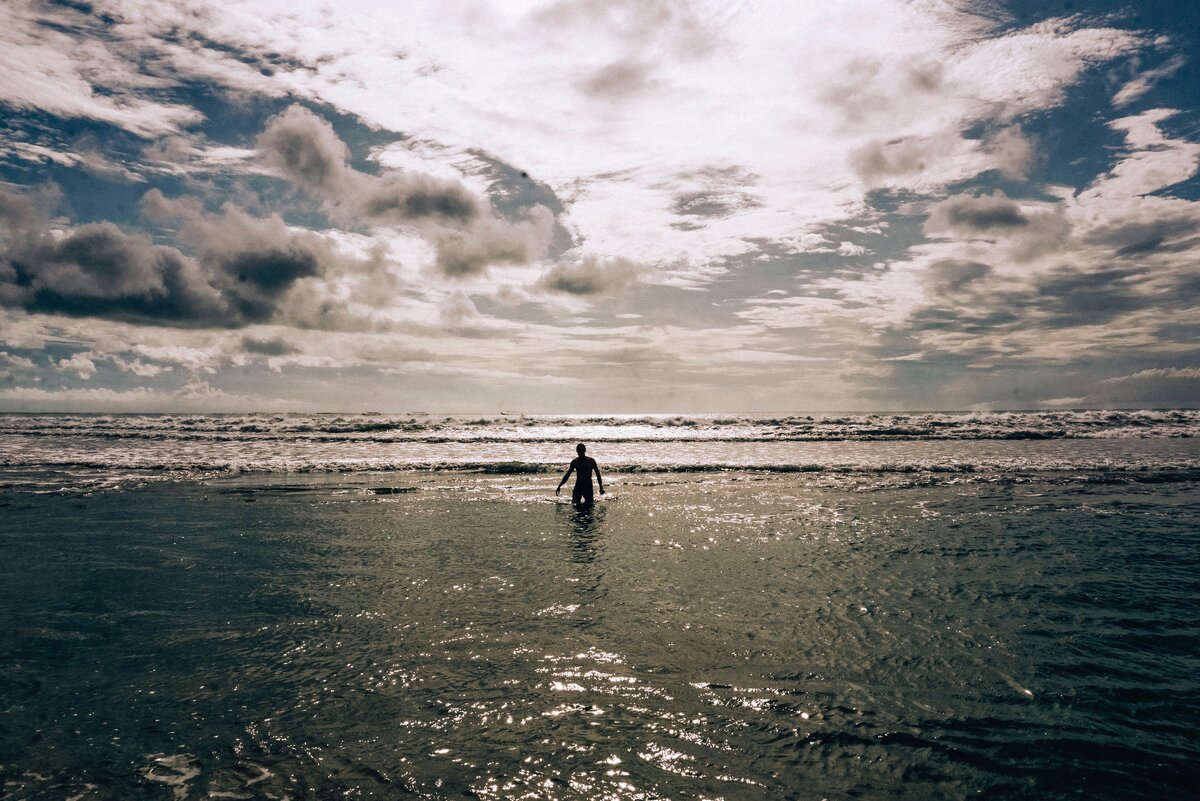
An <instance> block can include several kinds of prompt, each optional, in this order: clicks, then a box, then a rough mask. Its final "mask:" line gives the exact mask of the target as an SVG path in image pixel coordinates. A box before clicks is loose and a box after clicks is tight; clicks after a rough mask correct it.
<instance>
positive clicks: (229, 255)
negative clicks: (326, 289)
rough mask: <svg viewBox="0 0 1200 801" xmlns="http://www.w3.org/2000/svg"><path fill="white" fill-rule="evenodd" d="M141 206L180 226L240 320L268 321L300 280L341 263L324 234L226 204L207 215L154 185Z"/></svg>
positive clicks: (153, 215) (181, 237) (180, 236)
mask: <svg viewBox="0 0 1200 801" xmlns="http://www.w3.org/2000/svg"><path fill="white" fill-rule="evenodd" d="M142 208H143V211H144V213H145V214H146V216H147V217H149V218H151V219H154V220H158V221H170V222H174V223H177V224H179V231H178V234H177V237H178V239H179V241H180V242H181V243H183V244H184V245H187V246H189V247H190V248H191V249H192V250H193V251H194V252H195V254H196V258H197V259H198V260H199V262H200V264H201V265H202V266H203V267H204V268H205V272H206V274H207V276H208V277H209V280H210V281H211V282H212V284H213V285H214V286H215V287H216V288H217V289H219V290H220V291H221V293H222V295H223V296H224V297H225V299H226V300H227V302H228V303H229V304H230V306H231V307H232V308H233V309H234V310H235V311H236V314H237V317H238V319H239V320H240V321H244V322H266V321H267V320H270V319H271V318H272V317H274V316H275V314H276V312H277V311H278V310H279V307H280V306H281V305H282V302H283V297H284V295H286V294H287V292H288V291H289V290H290V289H291V288H292V287H293V285H295V284H296V283H297V282H298V281H299V280H300V279H304V278H313V277H318V276H322V275H324V274H326V273H327V272H332V271H334V270H336V269H338V268H339V267H340V266H341V261H342V260H341V259H340V257H339V256H338V254H337V252H336V251H335V250H334V248H333V247H332V246H331V245H330V243H329V242H328V241H327V240H326V239H325V238H324V237H321V236H319V235H317V234H314V233H312V232H309V231H295V230H292V229H290V228H288V226H287V225H286V224H285V223H284V222H283V220H282V219H280V218H279V217H278V216H274V215H273V216H270V217H263V218H260V217H251V216H250V215H248V214H246V213H245V212H244V211H242V210H241V209H238V208H237V207H235V206H233V205H231V204H226V205H225V206H224V207H222V209H221V211H220V212H219V213H217V214H208V213H206V212H204V210H203V209H202V208H200V206H199V204H198V203H197V202H196V201H195V200H192V199H188V198H174V199H173V198H167V197H165V196H164V195H163V194H162V193H161V192H159V191H158V190H157V189H152V190H150V191H149V192H147V193H146V195H145V197H144V198H143V199H142Z"/></svg>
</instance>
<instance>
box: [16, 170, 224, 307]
mask: <svg viewBox="0 0 1200 801" xmlns="http://www.w3.org/2000/svg"><path fill="white" fill-rule="evenodd" d="M0 213H3V214H4V216H5V217H7V218H8V219H9V220H10V221H14V223H15V224H14V225H13V226H12V227H9V228H8V229H7V230H6V231H5V233H6V234H7V236H6V237H5V238H4V239H5V241H3V243H2V244H3V249H2V250H0V305H6V306H16V307H20V308H24V309H26V310H28V311H40V312H59V313H63V314H69V315H82V316H106V317H113V318H116V319H126V320H130V321H137V322H166V323H168V324H171V323H174V324H187V323H189V322H191V321H195V320H199V319H206V318H211V317H214V316H220V314H221V309H222V299H221V296H220V293H219V292H218V291H217V290H215V289H214V288H213V287H212V286H210V285H209V284H208V283H207V282H206V281H205V278H204V276H203V274H202V272H201V270H200V268H199V266H198V265H196V264H195V263H194V262H193V261H192V260H190V259H188V258H187V257H186V256H184V255H183V254H182V253H180V252H179V251H178V250H175V249H173V248H168V247H164V246H160V245H156V244H154V242H152V241H151V240H150V239H149V237H147V236H145V235H142V234H131V233H127V232H126V231H124V230H122V229H121V228H119V227H118V226H116V225H113V224H112V223H90V224H87V225H82V226H79V227H77V228H75V229H72V230H69V231H67V232H61V231H58V230H57V229H52V228H51V226H50V223H49V221H48V220H47V219H46V218H45V217H43V216H41V214H40V209H38V201H37V200H36V199H30V198H26V197H24V196H22V195H20V194H17V193H6V192H4V191H3V190H0Z"/></svg>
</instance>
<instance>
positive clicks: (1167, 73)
mask: <svg viewBox="0 0 1200 801" xmlns="http://www.w3.org/2000/svg"><path fill="white" fill-rule="evenodd" d="M1134 63H1135V64H1136V63H1137V60H1136V59H1135V60H1134ZM1186 63H1187V60H1186V59H1185V58H1184V57H1183V56H1181V55H1179V54H1175V55H1173V56H1171V57H1170V58H1168V59H1167V60H1166V61H1164V62H1163V63H1162V64H1161V65H1160V66H1158V67H1155V68H1153V69H1148V70H1143V71H1142V72H1139V73H1137V74H1136V75H1135V76H1134V77H1133V78H1130V79H1129V80H1128V81H1126V82H1125V83H1124V84H1123V85H1122V86H1121V88H1120V89H1119V90H1118V91H1117V93H1116V94H1115V95H1113V99H1112V103H1113V105H1114V106H1117V107H1118V108H1120V107H1121V106H1127V105H1129V104H1130V103H1132V102H1133V101H1135V100H1137V99H1138V98H1140V97H1142V96H1143V95H1145V94H1146V93H1147V92H1149V91H1150V90H1151V89H1152V88H1154V85H1155V84H1156V83H1158V82H1159V81H1161V80H1163V79H1164V78H1170V77H1171V76H1172V75H1174V74H1175V73H1177V72H1179V70H1180V69H1181V68H1182V67H1183V65H1184V64H1186Z"/></svg>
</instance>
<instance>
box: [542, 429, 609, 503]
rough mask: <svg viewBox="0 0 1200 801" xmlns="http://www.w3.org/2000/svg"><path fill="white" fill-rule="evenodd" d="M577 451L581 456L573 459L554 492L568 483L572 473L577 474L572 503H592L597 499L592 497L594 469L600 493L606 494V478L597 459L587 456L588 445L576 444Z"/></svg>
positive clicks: (557, 491)
mask: <svg viewBox="0 0 1200 801" xmlns="http://www.w3.org/2000/svg"><path fill="white" fill-rule="evenodd" d="M575 452H576V453H578V454H579V456H577V457H575V458H574V459H572V460H571V466H570V467H568V468H567V472H566V474H565V475H563V477H562V481H560V482H558V486H557V487H556V488H555V489H554V494H555V495H557V494H558V493H559V490H561V489H562V486H563V484H566V483H567V479H568V478H570V477H571V473H574V474H575V488H574V489H572V490H571V503H575V504H579V503H592V502H593V501H594V500H595V499H594V498H593V497H592V471H593V470H595V471H596V480H597V481H598V482H600V494H601V495H603V494H604V479H603V478H602V477H601V476H600V466H599V465H597V464H596V460H595V459H593V458H592V457H590V456H586V455H585V454H586V453H587V446H586V445H584V444H583V443H582V442H581V443H579V444H578V445H576V446H575Z"/></svg>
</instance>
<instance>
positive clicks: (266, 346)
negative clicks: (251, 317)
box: [242, 337, 300, 356]
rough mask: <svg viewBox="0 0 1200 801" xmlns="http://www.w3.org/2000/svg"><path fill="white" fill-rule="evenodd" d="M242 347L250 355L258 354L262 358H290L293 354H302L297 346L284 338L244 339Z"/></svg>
mask: <svg viewBox="0 0 1200 801" xmlns="http://www.w3.org/2000/svg"><path fill="white" fill-rule="evenodd" d="M242 347H243V348H245V349H246V351H247V352H248V353H257V354H259V355H262V356H290V355H291V354H293V353H299V352H300V351H299V349H298V348H297V347H296V346H295V345H293V344H292V343H290V342H288V341H287V340H286V339H283V338H282V337H274V338H272V339H255V338H254V337H245V338H243V339H242Z"/></svg>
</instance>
